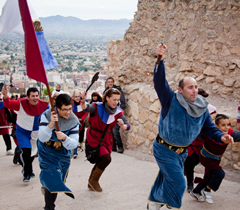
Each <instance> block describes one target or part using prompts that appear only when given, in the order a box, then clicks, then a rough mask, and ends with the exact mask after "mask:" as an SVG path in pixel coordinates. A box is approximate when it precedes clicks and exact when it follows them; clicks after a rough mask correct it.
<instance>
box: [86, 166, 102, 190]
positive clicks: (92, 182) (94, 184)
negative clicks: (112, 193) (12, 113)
mask: <svg viewBox="0 0 240 210" xmlns="http://www.w3.org/2000/svg"><path fill="white" fill-rule="evenodd" d="M102 173H103V170H101V169H99V168H98V167H97V168H96V169H95V170H94V171H93V174H92V177H91V179H90V180H89V182H88V184H89V186H90V187H91V188H92V190H94V191H96V192H102V188H101V186H100V185H99V183H98V180H99V179H100V177H101V175H102Z"/></svg>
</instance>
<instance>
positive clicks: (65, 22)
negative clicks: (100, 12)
mask: <svg viewBox="0 0 240 210" xmlns="http://www.w3.org/2000/svg"><path fill="white" fill-rule="evenodd" d="M39 19H40V21H41V23H42V26H43V30H44V34H45V35H46V36H70V37H71V36H76V37H86V36H90V37H92V36H94V37H96V36H106V37H118V38H123V36H124V33H125V30H127V29H128V28H129V23H130V22H132V21H133V20H128V19H120V20H102V19H93V20H81V19H79V18H76V17H71V16H70V17H63V16H60V15H57V16H50V17H45V18H41V17H40V18H39Z"/></svg>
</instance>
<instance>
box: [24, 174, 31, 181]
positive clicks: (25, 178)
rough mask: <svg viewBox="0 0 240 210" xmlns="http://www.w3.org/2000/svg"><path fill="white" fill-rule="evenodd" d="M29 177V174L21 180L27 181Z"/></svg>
mask: <svg viewBox="0 0 240 210" xmlns="http://www.w3.org/2000/svg"><path fill="white" fill-rule="evenodd" d="M30 179H31V177H30V175H27V176H24V178H23V181H24V182H29V181H30Z"/></svg>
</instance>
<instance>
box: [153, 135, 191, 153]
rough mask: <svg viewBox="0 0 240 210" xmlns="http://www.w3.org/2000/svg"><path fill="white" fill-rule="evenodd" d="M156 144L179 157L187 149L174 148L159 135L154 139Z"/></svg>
mask: <svg viewBox="0 0 240 210" xmlns="http://www.w3.org/2000/svg"><path fill="white" fill-rule="evenodd" d="M156 142H157V143H160V144H162V145H163V146H165V147H167V148H169V149H170V150H172V151H174V152H176V153H177V154H179V155H180V154H183V153H184V152H185V151H186V150H187V148H188V146H176V145H173V144H169V143H168V142H166V141H165V140H164V139H163V138H162V137H161V136H159V134H158V135H157V137H156Z"/></svg>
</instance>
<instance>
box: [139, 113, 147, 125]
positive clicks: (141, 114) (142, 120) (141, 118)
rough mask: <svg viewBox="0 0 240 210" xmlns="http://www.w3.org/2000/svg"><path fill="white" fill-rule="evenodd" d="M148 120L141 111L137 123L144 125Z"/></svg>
mask: <svg viewBox="0 0 240 210" xmlns="http://www.w3.org/2000/svg"><path fill="white" fill-rule="evenodd" d="M147 120H148V113H147V111H146V110H143V111H142V112H141V113H140V114H139V122H140V123H145V122H146V121H147Z"/></svg>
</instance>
